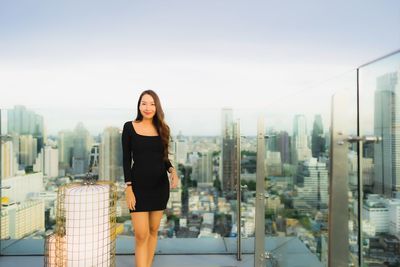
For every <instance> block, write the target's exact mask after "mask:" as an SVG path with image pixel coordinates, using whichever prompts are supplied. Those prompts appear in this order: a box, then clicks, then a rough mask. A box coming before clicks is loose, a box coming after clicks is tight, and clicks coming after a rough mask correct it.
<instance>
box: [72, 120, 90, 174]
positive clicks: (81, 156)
mask: <svg viewBox="0 0 400 267" xmlns="http://www.w3.org/2000/svg"><path fill="white" fill-rule="evenodd" d="M92 142H93V141H92V137H91V135H90V134H89V131H88V130H86V128H85V127H84V125H83V123H81V122H80V123H78V125H77V126H76V127H75V130H74V143H73V144H74V147H73V152H72V169H73V174H84V173H86V172H87V171H88V170H89V151H90V148H91V147H92Z"/></svg>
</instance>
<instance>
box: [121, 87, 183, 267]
mask: <svg viewBox="0 0 400 267" xmlns="http://www.w3.org/2000/svg"><path fill="white" fill-rule="evenodd" d="M169 139H170V130H169V127H168V125H167V124H166V123H165V122H164V112H163V110H162V107H161V103H160V99H159V98H158V96H157V94H156V93H155V92H154V91H152V90H146V91H144V92H142V93H141V94H140V97H139V101H138V104H137V116H136V119H135V120H134V121H127V122H125V124H124V128H123V131H122V151H123V169H124V177H125V185H126V186H125V195H126V202H127V205H128V208H129V211H130V213H131V219H132V225H133V227H134V229H135V241H136V251H135V262H136V267H151V264H152V262H153V258H154V252H155V249H156V246H157V234H158V228H159V226H160V221H161V217H162V215H163V210H164V209H165V208H166V205H167V201H168V199H169V188H170V187H171V188H175V187H176V186H177V184H178V175H177V173H176V170H175V168H174V167H173V166H172V165H171V162H170V161H169V159H168V146H169ZM132 160H133V165H132ZM167 171H168V172H169V173H170V178H171V182H169V180H168V175H167Z"/></svg>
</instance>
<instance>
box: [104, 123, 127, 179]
mask: <svg viewBox="0 0 400 267" xmlns="http://www.w3.org/2000/svg"><path fill="white" fill-rule="evenodd" d="M121 150H122V147H121V133H120V132H119V129H118V128H116V127H108V128H106V129H105V130H104V131H103V135H102V141H101V145H100V158H99V179H100V180H107V181H113V182H115V181H116V180H117V178H119V177H122V174H123V173H122V151H121Z"/></svg>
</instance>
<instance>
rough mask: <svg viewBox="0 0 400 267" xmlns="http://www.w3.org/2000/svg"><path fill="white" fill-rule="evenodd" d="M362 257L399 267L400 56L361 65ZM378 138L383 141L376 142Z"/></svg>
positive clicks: (368, 262)
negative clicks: (363, 137) (362, 137)
mask: <svg viewBox="0 0 400 267" xmlns="http://www.w3.org/2000/svg"><path fill="white" fill-rule="evenodd" d="M359 84H360V133H361V136H367V137H369V138H368V139H366V140H365V141H364V142H363V143H364V144H363V148H362V152H363V154H362V179H363V198H362V201H363V202H362V218H361V220H362V238H363V239H362V245H363V250H362V255H363V262H364V266H377V265H378V264H380V265H387V266H397V265H399V264H400V250H399V249H398V248H399V244H400V239H399V237H400V235H399V234H400V232H399V229H400V220H399V218H400V217H399V214H400V213H399V211H400V194H399V190H400V157H399V155H400V150H399V149H400V146H399V144H400V143H399V140H400V112H399V111H400V102H399V99H400V98H399V96H400V53H399V52H397V53H394V54H392V55H390V56H388V57H385V58H383V59H380V60H378V61H375V62H373V63H370V64H368V65H365V66H362V67H361V68H360V69H359ZM374 138H378V139H379V140H376V139H374Z"/></svg>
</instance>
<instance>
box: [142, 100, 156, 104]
mask: <svg viewBox="0 0 400 267" xmlns="http://www.w3.org/2000/svg"><path fill="white" fill-rule="evenodd" d="M140 102H142V103H147V102H146V101H144V100H142V101H140ZM150 103H152V104H154V101H151V102H150Z"/></svg>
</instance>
